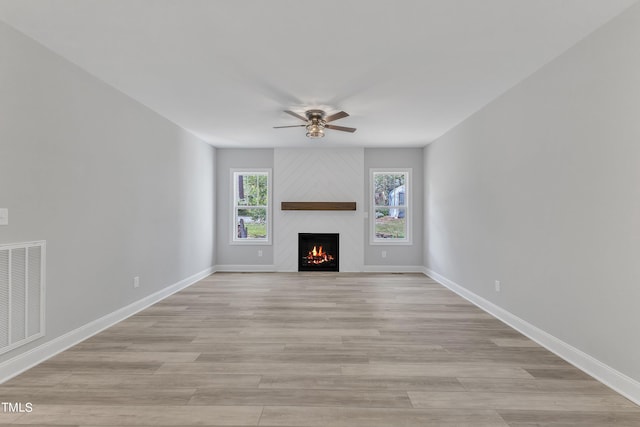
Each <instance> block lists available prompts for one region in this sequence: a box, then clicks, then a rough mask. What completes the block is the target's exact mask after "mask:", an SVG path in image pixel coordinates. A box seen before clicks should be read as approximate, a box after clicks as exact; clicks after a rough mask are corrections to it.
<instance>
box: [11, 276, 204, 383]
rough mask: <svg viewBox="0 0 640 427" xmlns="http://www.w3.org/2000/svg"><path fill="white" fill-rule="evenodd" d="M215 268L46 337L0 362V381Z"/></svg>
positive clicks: (119, 320) (136, 311)
mask: <svg viewBox="0 0 640 427" xmlns="http://www.w3.org/2000/svg"><path fill="white" fill-rule="evenodd" d="M214 271H215V268H214V267H210V268H207V269H205V270H203V271H201V272H199V273H196V274H194V275H193V276H190V277H187V278H186V279H183V280H181V281H179V282H178V283H174V284H173V285H170V286H168V287H166V288H164V289H162V290H160V291H158V292H155V293H153V294H151V295H148V296H146V297H144V298H142V299H140V300H138V301H136V302H133V303H131V304H129V305H128V306H126V307H122V308H120V309H118V310H116V311H114V312H112V313H109V314H107V315H105V316H102V317H101V318H99V319H96V320H94V321H92V322H89V323H87V324H85V325H83V326H80V327H79V328H77V329H74V330H73V331H70V332H67V333H66V334H64V335H61V336H59V337H57V338H54V339H52V340H51V341H47V342H45V343H44V344H42V345H40V346H38V347H35V348H33V349H31V350H29V351H27V352H25V353H22V354H19V355H18V356H16V357H14V358H11V359H9V360H6V361H4V362H2V363H0V384H2V383H4V382H5V381H8V380H10V379H11V378H13V377H15V376H16V375H19V374H21V373H22V372H24V371H26V370H27V369H30V368H32V367H34V366H36V365H37V364H39V363H42V362H44V361H45V360H47V359H49V358H51V357H53V356H55V355H56V354H58V353H61V352H63V351H64V350H67V349H68V348H70V347H73V346H74V345H76V344H78V343H80V342H82V341H84V340H86V339H87V338H90V337H92V336H93V335H95V334H97V333H99V332H101V331H103V330H105V329H107V328H109V327H111V326H113V325H115V324H116V323H118V322H121V321H123V320H124V319H126V318H127V317H130V316H132V315H134V314H136V313H138V312H140V311H142V310H144V309H145V308H147V307H149V306H151V305H153V304H155V303H157V302H158V301H161V300H163V299H165V298H167V297H168V296H170V295H173V294H175V293H176V292H178V291H181V290H182V289H184V288H186V287H189V286H191V285H192V284H194V283H196V282H197V281H199V280H201V279H204V278H205V277H207V276H209V275H210V274H212V273H213V272H214Z"/></svg>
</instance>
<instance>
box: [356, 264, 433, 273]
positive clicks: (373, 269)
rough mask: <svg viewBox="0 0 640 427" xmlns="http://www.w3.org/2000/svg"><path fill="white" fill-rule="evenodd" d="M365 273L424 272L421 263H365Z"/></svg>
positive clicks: (363, 269)
mask: <svg viewBox="0 0 640 427" xmlns="http://www.w3.org/2000/svg"><path fill="white" fill-rule="evenodd" d="M362 271H363V272H365V273H424V267H423V266H421V265H365V266H363V268H362Z"/></svg>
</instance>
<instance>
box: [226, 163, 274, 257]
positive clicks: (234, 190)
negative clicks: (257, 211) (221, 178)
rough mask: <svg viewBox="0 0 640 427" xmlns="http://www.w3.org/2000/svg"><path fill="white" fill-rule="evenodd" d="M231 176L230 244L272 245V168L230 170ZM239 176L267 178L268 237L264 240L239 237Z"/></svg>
mask: <svg viewBox="0 0 640 427" xmlns="http://www.w3.org/2000/svg"><path fill="white" fill-rule="evenodd" d="M230 172H231V174H230V176H231V197H230V201H231V203H230V205H231V228H230V231H231V240H230V243H231V244H232V245H271V242H272V233H273V227H272V226H271V224H272V219H271V218H272V211H273V209H272V206H273V203H272V197H273V196H272V194H273V191H272V186H273V184H272V179H271V176H272V173H271V169H270V168H243V169H237V168H232V169H230ZM239 175H266V176H267V206H266V208H267V220H266V227H267V237H266V238H264V239H246V238H244V239H243V238H240V237H238V233H237V229H238V218H237V216H238V209H237V208H238V207H239V206H238V205H237V202H238V201H237V200H236V195H237V194H238V176H239ZM240 207H252V206H240ZM253 207H261V206H253Z"/></svg>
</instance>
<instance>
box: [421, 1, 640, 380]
mask: <svg viewBox="0 0 640 427" xmlns="http://www.w3.org/2000/svg"><path fill="white" fill-rule="evenodd" d="M638 46H640V5H636V6H634V7H632V8H631V9H629V10H628V11H627V12H625V13H624V14H623V15H621V16H620V17H618V18H616V19H614V20H613V21H611V22H610V23H609V24H607V25H605V26H604V27H602V28H601V29H600V30H598V31H597V32H596V33H594V34H592V35H590V36H589V37H587V38H586V39H585V40H583V41H582V42H581V43H579V44H578V45H576V46H575V47H573V48H572V49H570V50H569V51H567V52H566V53H565V54H563V55H561V56H560V57H559V58H557V59H556V60H554V61H553V62H551V63H550V64H548V65H547V66H545V67H544V68H542V69H541V70H539V71H538V72H537V73H535V74H534V75H533V76H531V77H530V78H529V79H527V80H525V81H524V82H522V83H521V84H519V85H518V86H516V87H515V88H513V89H512V90H510V91H509V92H507V93H506V94H505V95H504V96H502V97H501V98H499V99H498V100H496V101H495V102H493V103H491V104H490V105H488V106H487V107H486V108H484V109H483V110H481V111H480V112H478V113H477V114H475V115H474V116H472V117H471V118H469V119H468V120H466V121H465V122H463V123H462V124H461V125H459V126H458V127H457V128H455V129H454V130H452V131H451V132H449V133H448V134H446V135H445V136H444V137H442V138H440V139H439V140H438V141H436V142H435V143H433V144H431V145H430V146H429V147H428V148H427V149H426V157H425V171H426V187H427V188H426V192H427V196H428V201H427V204H426V206H427V215H426V224H427V230H426V231H427V234H426V238H427V240H428V241H427V243H426V246H425V248H426V250H425V264H426V266H427V267H428V268H429V269H432V270H433V271H435V272H436V273H439V274H441V275H442V276H444V277H446V278H448V279H449V280H451V281H453V282H455V283H457V284H459V285H461V286H463V287H465V288H467V289H468V290H470V291H472V292H474V293H475V294H478V295H480V296H482V297H484V298H486V299H488V300H490V301H492V302H493V303H495V304H497V305H499V306H500V307H502V308H504V309H506V310H508V311H509V312H511V313H513V314H515V315H516V316H519V317H520V318H522V319H524V320H526V321H527V322H529V323H531V324H533V325H535V326H537V327H538V328H540V329H542V330H544V331H546V332H548V333H550V334H551V335H553V336H555V337H557V338H559V339H561V340H562V341H564V342H566V343H569V344H570V345H572V346H574V347H576V348H578V349H580V350H582V351H584V352H585V353H587V354H589V355H591V356H593V357H595V358H596V359H598V360H600V361H602V362H604V363H605V364H607V365H609V366H611V367H613V368H614V369H616V370H618V371H620V372H623V373H624V374H626V375H628V376H630V377H631V378H634V379H635V380H640V363H638V361H639V360H640V340H638V339H637V337H638V325H640V310H638V301H640V286H639V283H640V263H638V259H637V258H638V254H640V237H639V236H640V120H639V118H638V113H639V112H640V56H639V55H638ZM494 280H501V282H502V291H501V292H500V293H496V292H495V291H494V290H493V286H494Z"/></svg>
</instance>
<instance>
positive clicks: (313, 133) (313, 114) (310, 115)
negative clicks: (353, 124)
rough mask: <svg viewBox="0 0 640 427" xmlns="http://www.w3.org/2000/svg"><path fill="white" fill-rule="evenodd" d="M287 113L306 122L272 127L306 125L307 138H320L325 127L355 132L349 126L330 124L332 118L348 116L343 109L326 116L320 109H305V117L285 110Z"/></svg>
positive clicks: (354, 129)
mask: <svg viewBox="0 0 640 427" xmlns="http://www.w3.org/2000/svg"><path fill="white" fill-rule="evenodd" d="M284 112H285V113H287V114H290V115H292V116H293V117H295V118H298V119H300V120H302V121H303V122H306V124H304V125H292V126H274V127H273V128H274V129H282V128H297V127H306V128H307V136H308V137H309V138H322V137H323V136H324V130H325V129H333V130H339V131H342V132H351V133H353V132H355V131H356V128H349V127H344V126H336V125H330V124H328V123H329V122H332V121H334V120H338V119H343V118H345V117H349V114H347V113H345V112H344V111H340V112H338V113H335V114H332V115H330V116H328V117H327V115H326V113H325V112H324V111H322V110H307V111H305V113H304V115H305V116H306V117H302V116H301V115H300V114H298V113H294V112H293V111H289V110H285V111H284Z"/></svg>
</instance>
